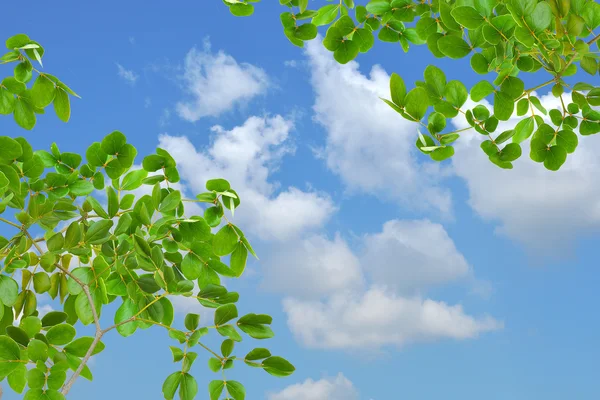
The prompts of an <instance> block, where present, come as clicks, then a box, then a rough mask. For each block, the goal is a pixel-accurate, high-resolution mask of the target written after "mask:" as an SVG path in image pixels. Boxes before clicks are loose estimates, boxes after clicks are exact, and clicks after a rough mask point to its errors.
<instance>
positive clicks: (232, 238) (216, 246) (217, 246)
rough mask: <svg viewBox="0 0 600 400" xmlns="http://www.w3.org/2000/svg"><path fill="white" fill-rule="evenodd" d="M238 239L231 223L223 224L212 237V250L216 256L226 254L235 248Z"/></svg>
mask: <svg viewBox="0 0 600 400" xmlns="http://www.w3.org/2000/svg"><path fill="white" fill-rule="evenodd" d="M238 241H239V238H238V235H237V233H236V231H235V229H234V228H233V226H232V225H229V224H228V225H225V226H223V227H222V228H221V229H220V230H219V231H218V232H217V234H216V235H215V236H214V238H213V251H214V252H215V254H216V255H217V256H226V255H228V254H231V253H232V252H233V251H234V250H235V246H236V244H237V242H238Z"/></svg>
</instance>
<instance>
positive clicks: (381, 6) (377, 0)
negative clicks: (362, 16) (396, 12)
mask: <svg viewBox="0 0 600 400" xmlns="http://www.w3.org/2000/svg"><path fill="white" fill-rule="evenodd" d="M366 7H367V11H368V12H369V13H371V14H375V15H382V14H385V13H386V12H388V11H391V10H392V6H391V5H390V2H389V0H372V1H370V2H369V3H368V4H367V6H366Z"/></svg>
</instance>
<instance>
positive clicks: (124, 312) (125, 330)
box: [114, 298, 138, 337]
mask: <svg viewBox="0 0 600 400" xmlns="http://www.w3.org/2000/svg"><path fill="white" fill-rule="evenodd" d="M137 312H138V308H137V306H136V305H135V304H134V302H133V301H132V300H131V299H129V298H127V299H125V300H124V301H123V304H121V306H120V307H119V308H118V309H117V312H116V314H115V321H114V322H115V324H121V325H119V326H117V332H119V333H120V334H121V336H123V337H127V336H131V335H133V334H134V332H135V331H136V329H137V323H136V322H135V321H131V322H127V323H123V322H124V321H127V320H129V319H130V318H132V317H133V316H134V315H135V314H136V313H137Z"/></svg>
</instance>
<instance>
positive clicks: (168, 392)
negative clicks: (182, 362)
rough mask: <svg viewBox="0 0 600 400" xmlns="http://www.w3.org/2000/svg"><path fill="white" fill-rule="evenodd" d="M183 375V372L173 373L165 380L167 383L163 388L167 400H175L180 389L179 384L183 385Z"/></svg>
mask: <svg viewBox="0 0 600 400" xmlns="http://www.w3.org/2000/svg"><path fill="white" fill-rule="evenodd" d="M182 377H183V374H182V373H181V371H176V372H173V373H172V374H171V375H169V376H168V377H167V379H165V382H164V383H163V386H162V392H163V395H164V396H165V399H167V400H173V399H174V398H175V393H176V392H177V389H178V388H179V384H180V383H181V380H182Z"/></svg>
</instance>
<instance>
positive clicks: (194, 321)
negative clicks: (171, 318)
mask: <svg viewBox="0 0 600 400" xmlns="http://www.w3.org/2000/svg"><path fill="white" fill-rule="evenodd" d="M199 323H200V315H198V314H191V313H190V314H187V315H186V316H185V327H186V328H187V330H189V331H193V330H195V329H196V328H198V324H199Z"/></svg>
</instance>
